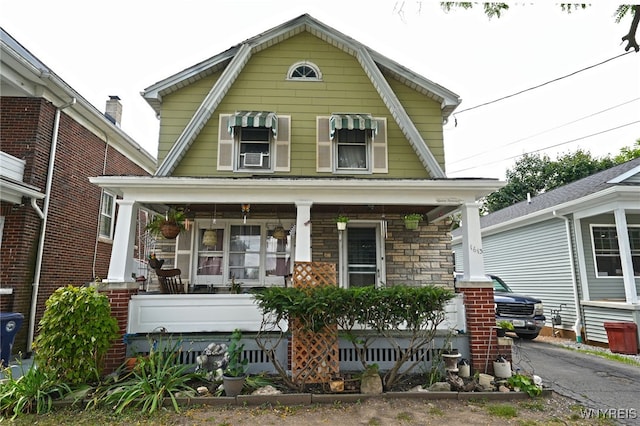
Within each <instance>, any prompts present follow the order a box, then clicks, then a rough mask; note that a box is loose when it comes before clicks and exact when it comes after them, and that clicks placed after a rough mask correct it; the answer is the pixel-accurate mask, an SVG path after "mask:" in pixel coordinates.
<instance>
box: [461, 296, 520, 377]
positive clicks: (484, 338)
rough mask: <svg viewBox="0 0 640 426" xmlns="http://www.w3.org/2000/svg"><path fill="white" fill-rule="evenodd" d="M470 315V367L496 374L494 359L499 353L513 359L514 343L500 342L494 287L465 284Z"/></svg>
mask: <svg viewBox="0 0 640 426" xmlns="http://www.w3.org/2000/svg"><path fill="white" fill-rule="evenodd" d="M460 292H461V293H463V294H464V305H465V311H466V314H467V331H468V333H469V351H470V355H471V367H472V369H473V371H476V372H479V373H485V372H486V373H487V374H493V361H495V359H496V358H497V357H498V355H502V356H504V357H505V358H506V359H508V360H509V361H511V358H512V356H511V346H508V345H498V338H497V334H496V330H495V327H496V314H495V307H494V299H493V286H492V284H489V286H488V287H462V288H460Z"/></svg>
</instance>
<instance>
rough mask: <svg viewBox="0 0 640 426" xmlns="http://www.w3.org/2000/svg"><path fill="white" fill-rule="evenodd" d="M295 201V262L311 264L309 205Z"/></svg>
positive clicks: (308, 202)
mask: <svg viewBox="0 0 640 426" xmlns="http://www.w3.org/2000/svg"><path fill="white" fill-rule="evenodd" d="M312 204H313V201H306V200H305V201H296V253H295V261H296V262H311V205H312Z"/></svg>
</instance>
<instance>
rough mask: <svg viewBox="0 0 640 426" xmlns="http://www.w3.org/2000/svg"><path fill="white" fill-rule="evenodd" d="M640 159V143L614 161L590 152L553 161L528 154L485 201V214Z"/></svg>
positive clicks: (580, 152) (563, 156)
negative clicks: (499, 187) (504, 182)
mask: <svg viewBox="0 0 640 426" xmlns="http://www.w3.org/2000/svg"><path fill="white" fill-rule="evenodd" d="M637 157H640V140H638V141H636V147H635V148H632V147H624V148H622V149H621V150H620V154H618V155H616V156H615V157H613V158H611V157H610V156H605V157H603V158H594V157H592V156H591V153H589V152H588V151H583V150H580V149H579V150H577V151H575V152H573V153H567V154H564V155H562V156H559V157H557V158H556V159H555V160H553V161H552V160H550V159H549V157H548V156H547V155H544V156H540V154H525V155H524V156H523V157H522V158H521V159H519V160H518V161H516V164H515V166H514V168H513V169H509V170H507V172H506V178H507V184H506V185H505V186H504V187H502V188H501V189H499V190H498V191H495V192H493V193H491V194H489V195H488V196H487V197H486V198H485V199H484V200H483V213H492V212H495V211H497V210H500V209H503V208H505V207H509V206H510V205H512V204H515V203H518V202H520V201H524V200H526V199H527V196H528V195H530V196H532V197H534V196H536V195H538V194H541V193H543V192H547V191H550V190H552V189H555V188H558V187H560V186H563V185H566V184H568V183H570V182H573V181H576V180H578V179H582V178H584V177H587V176H590V175H592V174H594V173H597V172H599V171H602V170H605V169H608V168H611V167H613V166H615V165H617V164H622V163H624V162H626V161H629V160H631V159H633V158H637Z"/></svg>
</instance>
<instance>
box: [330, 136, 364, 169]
mask: <svg viewBox="0 0 640 426" xmlns="http://www.w3.org/2000/svg"><path fill="white" fill-rule="evenodd" d="M335 139H336V158H337V160H338V161H337V164H336V168H337V169H338V170H368V169H369V144H368V143H367V140H370V138H369V137H368V135H367V132H366V131H365V130H359V129H353V130H349V129H340V130H338V131H336V137H335Z"/></svg>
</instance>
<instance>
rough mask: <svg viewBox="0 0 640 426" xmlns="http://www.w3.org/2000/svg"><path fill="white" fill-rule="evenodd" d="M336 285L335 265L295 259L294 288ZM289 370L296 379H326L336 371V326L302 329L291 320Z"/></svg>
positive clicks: (302, 380) (312, 381)
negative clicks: (315, 330) (312, 329)
mask: <svg viewBox="0 0 640 426" xmlns="http://www.w3.org/2000/svg"><path fill="white" fill-rule="evenodd" d="M328 285H333V286H335V285H337V283H336V265H335V264H333V263H323V262H296V264H295V265H294V271H293V286H294V287H298V288H312V287H323V286H328ZM290 329H291V374H292V376H293V380H294V381H295V382H296V383H328V382H329V381H330V380H331V378H333V377H335V376H336V375H338V373H339V372H340V360H339V357H338V327H337V326H332V327H329V328H325V329H324V330H323V331H321V332H318V333H312V332H309V331H307V330H303V327H302V324H301V323H300V322H299V321H296V320H295V319H292V320H291V324H290Z"/></svg>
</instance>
